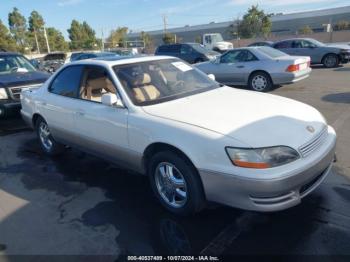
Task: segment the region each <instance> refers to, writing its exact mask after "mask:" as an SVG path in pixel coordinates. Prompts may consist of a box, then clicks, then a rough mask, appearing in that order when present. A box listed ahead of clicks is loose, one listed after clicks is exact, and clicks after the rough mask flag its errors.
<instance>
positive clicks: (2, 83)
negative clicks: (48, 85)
mask: <svg viewBox="0 0 350 262" xmlns="http://www.w3.org/2000/svg"><path fill="white" fill-rule="evenodd" d="M48 77H49V75H48V74H46V73H43V72H39V71H37V70H36V69H35V68H34V67H33V66H32V64H31V63H30V62H29V60H28V59H27V58H25V57H24V56H22V55H20V54H17V53H10V52H0V118H5V117H7V116H9V115H11V114H14V113H19V110H20V107H21V103H20V93H21V90H23V89H27V88H35V87H39V86H41V85H42V84H43V83H44V82H45V81H46V79H47V78H48Z"/></svg>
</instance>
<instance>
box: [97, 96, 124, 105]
mask: <svg viewBox="0 0 350 262" xmlns="http://www.w3.org/2000/svg"><path fill="white" fill-rule="evenodd" d="M102 104H104V105H106V106H114V105H115V106H117V107H124V104H123V102H122V100H121V99H120V98H119V97H118V96H117V95H116V94H112V93H107V94H103V95H102Z"/></svg>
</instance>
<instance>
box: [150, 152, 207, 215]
mask: <svg viewBox="0 0 350 262" xmlns="http://www.w3.org/2000/svg"><path fill="white" fill-rule="evenodd" d="M148 173H149V177H150V182H151V186H152V189H153V191H154V193H155V195H156V197H157V199H158V200H159V201H160V202H161V204H162V205H163V206H164V207H165V208H166V209H167V210H169V211H171V212H172V213H175V214H178V215H184V216H185V215H191V214H194V213H196V212H198V211H200V210H201V209H202V208H203V206H204V204H205V198H204V193H203V188H202V183H201V181H200V178H199V175H198V172H197V170H196V169H195V168H194V167H193V165H192V164H191V163H190V162H189V161H188V160H187V159H186V158H185V157H183V156H180V155H179V154H176V153H174V152H171V151H163V152H159V153H157V154H155V155H154V156H153V157H152V158H151V160H150V163H149V167H148Z"/></svg>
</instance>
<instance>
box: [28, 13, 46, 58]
mask: <svg viewBox="0 0 350 262" xmlns="http://www.w3.org/2000/svg"><path fill="white" fill-rule="evenodd" d="M28 23H29V31H30V32H31V33H32V34H33V35H34V39H35V45H36V50H37V51H38V52H39V53H40V45H39V40H38V38H39V36H42V34H43V27H44V25H45V22H44V19H43V17H42V16H41V15H40V14H39V13H38V12H37V11H32V12H31V13H30V16H29V19H28Z"/></svg>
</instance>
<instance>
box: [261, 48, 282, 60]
mask: <svg viewBox="0 0 350 262" xmlns="http://www.w3.org/2000/svg"><path fill="white" fill-rule="evenodd" d="M257 49H258V50H259V51H260V52H262V53H264V54H265V55H267V56H269V57H272V58H277V57H281V56H286V55H287V54H286V53H283V52H281V51H279V50H277V49H275V48H272V47H268V46H261V47H258V48H257Z"/></svg>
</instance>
